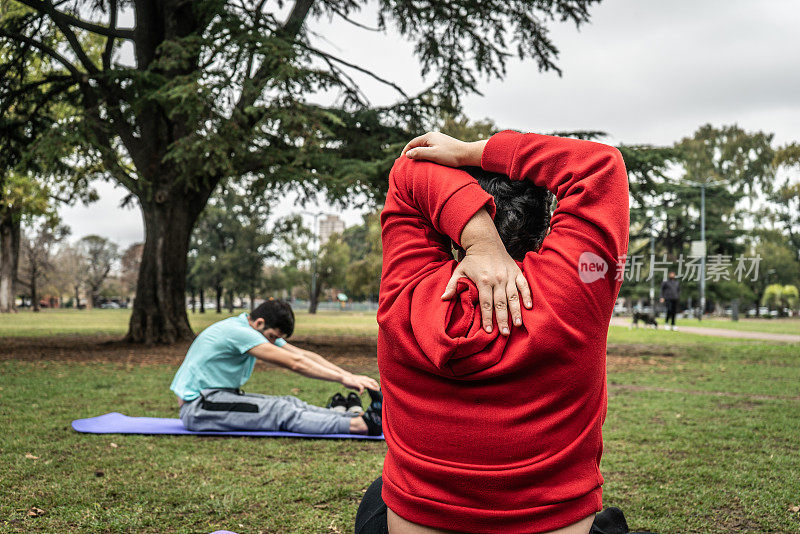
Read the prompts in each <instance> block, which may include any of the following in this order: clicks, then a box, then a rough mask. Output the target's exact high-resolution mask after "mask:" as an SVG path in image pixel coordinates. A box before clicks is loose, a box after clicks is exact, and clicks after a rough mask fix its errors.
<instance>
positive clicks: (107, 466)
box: [0, 310, 800, 534]
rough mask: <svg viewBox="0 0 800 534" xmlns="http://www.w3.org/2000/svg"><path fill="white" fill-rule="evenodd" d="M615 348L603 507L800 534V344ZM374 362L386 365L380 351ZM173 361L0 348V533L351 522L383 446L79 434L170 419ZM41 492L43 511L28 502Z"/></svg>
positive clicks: (320, 395) (261, 376)
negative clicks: (110, 424) (19, 353)
mask: <svg viewBox="0 0 800 534" xmlns="http://www.w3.org/2000/svg"><path fill="white" fill-rule="evenodd" d="M85 313H87V312H59V313H53V312H48V313H42V314H40V315H38V316H36V317H35V321H37V322H38V321H42V320H44V319H48V318H52V321H51V324H56V325H57V326H56V327H57V328H60V329H61V330H60V332H62V333H75V330H76V329H81V328H88V327H86V323H87V322H88V321H86V319H85V318H86V317H87V315H82V314H85ZM89 313H91V314H93V315H91V317H92V318H93V319H94V317H97V318H103V319H104V322H103V323H102V326H101V328H105V329H106V330H101V331H104V332H112V333H113V332H119V333H122V332H123V331H124V326H125V321H126V317H127V314H125V312H120V311H118V310H98V311H97V312H89ZM95 314H96V315H95ZM114 314H118V315H116V316H115V315H114ZM26 317H27V318H31V317H32V315H26V314H19V315H17V316H13V317H11V319H10V321H9V320H8V319H7V318H6V317H2V318H0V332H2V333H0V336H2V335H9V334H8V332H9V331H10V332H12V333H17V332H19V331H26V332H32V331H33V332H35V331H36V328H32V329H29V330H25V328H31V327H30V326H26V324H25V321H22V320H21V319H24V318H26ZM195 317H196V316H195ZM218 317H219V316H216V315H215V314H207V315H206V318H207V319H209V321H213V320H216V319H217V318H218ZM81 318H83V321H81V320H80V319H81ZM11 321H14V322H16V326H15V328H11V327H10V325H9V322H11ZM115 321H116V322H115ZM70 322H72V323H70ZM37 324H38V323H37ZM310 325H313V329H312V328H311V327H310ZM194 326H195V328H198V329H199V328H200V326H199V325H198V324H197V323H195V325H194ZM307 327H308V328H309V330H308V332H319V331H324V332H326V333H332V334H337V335H338V334H348V333H358V334H360V335H374V331H375V328H376V327H375V325H374V314H348V315H343V316H340V315H338V314H320V315H318V316H317V317H310V316H305V315H304V316H302V317H300V319H299V321H298V328H307ZM80 331H81V332H83V333H88V332H89V330H80ZM38 332H39V333H40V334H41V335H43V333H44V331H43V329H39V330H38ZM16 335H21V334H18V333H17V334H16ZM29 335H30V334H29ZM609 354H610V357H609V374H608V382H609V405H608V417H607V419H606V423H605V426H604V440H605V451H604V455H603V462H602V471H603V474H604V476H605V479H606V484H605V486H604V502H605V505H606V506H619V507H620V508H622V509H623V510H624V511H625V513H626V516H627V518H628V522H629V523H630V525H631V526H632V527H635V528H637V529H649V530H652V531H654V532H658V533H660V534H673V533H685V532H692V533H703V534H704V533H720V534H722V533H726V534H727V533H730V532H752V533H766V532H776V533H797V532H800V514H798V512H795V511H792V509H793V507H795V506H798V505H800V492H798V487H799V486H798V484H797V480H798V479H800V454H798V443H800V425H798V421H799V420H800V350H798V345H797V344H788V343H767V342H762V341H744V340H735V339H726V338H710V337H705V336H699V335H690V334H685V333H674V332H665V331H652V330H645V329H639V330H632V331H631V330H628V329H627V328H620V327H613V328H612V329H611V331H610V335H609ZM366 370H367V371H368V372H369V373H370V374H373V375H375V374H377V368H376V367H375V366H374V365H373V367H372V368H371V369H366ZM174 372H175V368H174V366H169V365H161V364H158V365H131V364H122V363H96V362H92V363H83V364H81V363H72V362H47V361H42V362H28V361H0V376H2V381H0V421H2V426H3V432H2V434H0V532H144V533H160V532H200V533H208V532H211V531H213V530H216V529H228V530H233V531H236V532H239V533H241V534H244V533H255V532H279V533H283V532H301V533H302V532H310V533H318V532H339V533H346V532H352V529H353V519H354V516H355V511H356V508H357V506H358V502H359V500H360V498H361V495H362V492H363V491H364V490H365V489H366V487H367V486H368V485H369V483H370V482H371V481H372V480H373V479H374V478H375V477H376V476H378V475H379V474H380V470H381V465H382V461H383V456H384V454H385V451H386V448H385V444H383V443H373V442H352V441H324V440H320V441H316V440H315V441H307V440H286V439H251V438H214V437H208V438H198V437H193V436H129V435H83V434H78V433H76V432H74V431H72V430H71V428H70V427H69V423H70V421H71V420H72V419H75V418H80V417H89V416H93V415H99V414H102V413H106V412H110V411H120V412H124V413H127V414H129V415H148V416H161V417H169V416H175V415H176V411H177V410H176V408H175V403H174V398H173V397H172V395H171V393H170V392H169V390H168V386H169V383H170V381H171V379H172V376H173V374H174ZM247 389H248V391H258V392H264V393H274V394H293V395H297V396H299V397H300V398H302V399H304V400H307V401H309V402H313V403H317V404H323V403H324V402H325V401H326V399H327V398H328V397H329V396H330V395H331V394H333V393H334V392H335V391H337V390H338V389H339V388H337V387H336V385H334V384H330V383H327V382H320V381H314V380H310V379H305V378H302V377H298V376H296V375H293V374H291V373H288V372H285V371H283V370H279V369H274V368H268V367H261V366H258V367H257V369H256V372H255V373H254V374H253V377H252V379H251V381H250V382H249V383H248V386H247ZM32 507H36V508H40V509H42V510H44V514H43V515H42V516H40V517H29V516H28V515H27V513H28V510H30V509H31V508H32Z"/></svg>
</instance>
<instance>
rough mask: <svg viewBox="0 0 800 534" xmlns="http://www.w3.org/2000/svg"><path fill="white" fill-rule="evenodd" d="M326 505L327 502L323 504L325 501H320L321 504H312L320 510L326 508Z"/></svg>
mask: <svg viewBox="0 0 800 534" xmlns="http://www.w3.org/2000/svg"><path fill="white" fill-rule="evenodd" d="M327 507H328V505H327V504H325V503H322V504H315V505H314V508H319V509H320V510H322V509H324V508H327Z"/></svg>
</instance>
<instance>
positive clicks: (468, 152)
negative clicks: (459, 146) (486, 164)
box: [459, 140, 487, 167]
mask: <svg viewBox="0 0 800 534" xmlns="http://www.w3.org/2000/svg"><path fill="white" fill-rule="evenodd" d="M486 143H487V140H482V141H472V142H470V143H464V151H463V154H462V156H461V164H460V165H459V166H460V167H480V166H481V157H482V156H483V148H484V147H485V146H486Z"/></svg>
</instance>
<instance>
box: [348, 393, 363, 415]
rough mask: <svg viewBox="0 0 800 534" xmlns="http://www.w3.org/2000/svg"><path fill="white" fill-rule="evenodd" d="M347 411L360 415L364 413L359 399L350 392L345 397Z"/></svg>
mask: <svg viewBox="0 0 800 534" xmlns="http://www.w3.org/2000/svg"><path fill="white" fill-rule="evenodd" d="M347 411H348V412H353V413H357V414H359V415H361V414H362V413H364V407H363V406H361V397H359V396H358V394H357V393H353V392H350V394H349V395H348V396H347Z"/></svg>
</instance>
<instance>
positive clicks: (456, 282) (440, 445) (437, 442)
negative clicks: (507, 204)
mask: <svg viewBox="0 0 800 534" xmlns="http://www.w3.org/2000/svg"><path fill="white" fill-rule="evenodd" d="M421 160H428V161H421ZM437 163H438V165H437ZM445 165H447V166H449V167H446V166H445ZM469 166H472V167H478V166H480V167H482V169H483V170H484V171H488V172H490V173H498V174H501V175H504V176H505V177H508V178H509V179H510V180H511V181H512V182H513V181H520V180H528V181H530V182H531V184H529V185H530V186H531V187H538V188H545V189H547V190H548V191H550V192H551V193H553V194H554V195H555V197H556V199H557V201H558V206H557V208H556V210H555V212H554V213H553V215H552V219H551V221H550V225H549V234H548V235H547V237H546V238H544V239H543V241H541V240H540V241H538V242H537V240H536V239H535V238H533V239H522V241H521V242H519V240H518V239H517V238H518V237H519V236H515V232H514V231H513V230H514V225H515V220H514V219H515V217H516V215H514V214H513V213H512V214H511V216H510V217H511V220H510V221H509V220H508V219H509V217H508V216H507V214H506V215H504V217H505V220H504V222H503V228H502V230H503V231H502V234H503V235H499V234H498V232H497V229H496V227H495V225H494V224H493V223H492V220H491V217H492V216H494V215H495V203H494V200H493V198H492V195H490V194H489V193H487V192H486V191H485V190H484V189H483V188H482V187H481V185H479V183H478V181H476V179H475V178H473V177H472V176H471V175H470V174H469V173H468V172H465V171H464V170H461V169H457V168H451V167H469ZM509 201H510V200H509ZM501 208H502V206H501ZM498 211H502V210H498ZM540 211H542V212H544V211H546V210H545V208H544V207H542V208H541V210H540ZM543 220H546V219H543ZM528 222H529V221H519V226H520V229H519V232H518V233H520V234H524V233H525V231H526V230H527V229H528V228H529V227H530V225H529V224H528ZM381 223H382V228H383V250H384V261H383V274H382V278H381V293H380V306H379V311H378V324H379V326H380V330H379V338H378V364H379V367H380V373H381V386H382V390H383V394H384V401H383V428H384V435H385V437H386V442H387V444H388V453H387V455H386V459H385V462H384V468H383V490H382V496H383V499H384V500H385V502H386V504H387V505H388V507H389V514H388V524H389V529H390V531H391V532H392V533H395V532H413V531H417V532H421V531H425V532H435V531H436V530H437V529H446V530H456V531H464V532H536V533H543V532H559V533H561V532H563V533H567V532H570V533H572V532H576V533H578V532H583V533H585V532H588V531H589V527H590V525H591V523H592V519H593V517H594V514H595V513H596V512H597V511H599V510H600V509H601V508H602V491H601V484H602V482H603V479H602V476H601V475H600V471H599V462H600V456H601V452H602V435H601V427H602V423H603V420H604V418H605V411H606V381H605V350H606V339H607V335H608V324H609V321H610V318H611V312H612V309H613V305H614V302H615V300H616V298H617V294H618V293H619V288H620V284H621V277H619V276H617V275H616V273H615V272H614V271H615V269H616V268H617V265H618V263H619V260H620V258H624V257H625V255H626V253H627V245H628V181H627V174H626V172H625V167H624V163H623V161H622V157H621V155H620V153H619V152H618V151H617V150H616V149H614V148H612V147H610V146H606V145H602V144H598V143H592V142H588V141H579V140H574V139H563V138H557V137H550V136H543V135H536V134H521V133H517V132H511V131H505V132H501V133H499V134H496V135H494V136H493V137H492V138H491V139H490V140H489V141H488V142H487V141H481V142H476V143H462V142H460V141H457V140H454V139H452V138H449V137H447V136H443V135H442V134H426V136H422V137H420V138H417V139H415V140H414V141H412V142H411V143H409V145H408V146H407V147H406V150H404V155H403V156H402V157H401V158H399V159H398V160H397V161H396V162H395V165H394V167H393V168H392V172H391V174H390V179H389V193H388V196H387V200H386V205H385V207H384V210H383V213H382V215H381ZM451 244H455V245H456V247H458V248H461V249H463V251H464V260H463V261H462V262H461V263H457V262H456V261H454V260H453V257H452V255H451ZM526 246H527V250H525V249H526ZM506 250H509V251H511V250H513V251H514V252H513V253H512V254H511V256H512V257H514V259H515V260H517V261H516V263H514V265H515V266H517V267H518V268H520V269H521V272H522V273H523V274H524V276H523V279H522V280H520V279H519V277H518V276H517V275H516V272H515V269H514V268H512V267H511V266H510V265H509V260H510V259H509V257H508V253H507V252H506ZM520 252H521V254H520ZM512 263H513V262H512ZM503 272H504V273H505V274H503ZM486 273H500V274H495V275H494V283H495V284H494V285H495V290H494V292H493V293H491V292H489V291H487V289H486V287H488V286H489V282H491V281H492V280H487V274H486ZM462 276H466V277H468V279H464V278H462ZM470 280H478V282H479V285H478V286H476V285H475V284H474V283H473V282H472V281H470ZM504 284H505V285H504ZM528 286H529V290H530V297H529V296H528V294H527V290H528ZM479 287H480V289H479ZM443 288H446V289H445V294H444V295H442V290H443ZM517 288H519V289H520V292H521V293H522V299H523V301H527V302H526V304H527V306H525V307H520V306H519V304H518V302H519V296H518V295H519V292H518V291H517ZM506 296H507V297H508V298H507V299H506ZM493 301H494V304H492V302H493ZM493 310H494V311H495V313H496V316H497V317H496V318H497V321H496V323H494V322H489V321H491V312H492V311H493ZM508 312H510V313H511V320H512V323H513V327H512V326H510V325H509V324H508V319H507V314H508ZM487 315H488V317H489V321H487V319H486V317H487ZM420 529H421V530H420Z"/></svg>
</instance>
